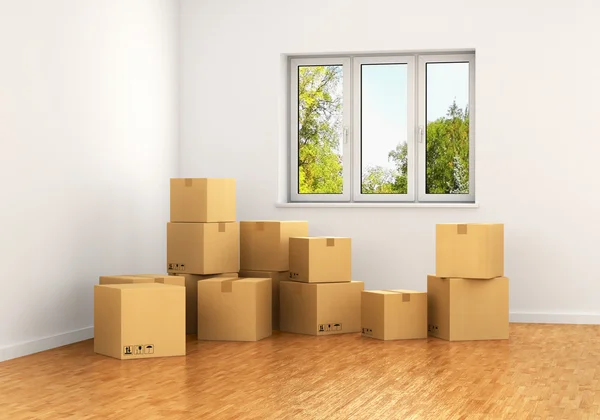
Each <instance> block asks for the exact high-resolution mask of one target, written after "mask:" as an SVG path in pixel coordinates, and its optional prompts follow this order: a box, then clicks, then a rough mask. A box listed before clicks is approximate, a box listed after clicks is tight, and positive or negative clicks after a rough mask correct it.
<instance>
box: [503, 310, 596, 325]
mask: <svg viewBox="0 0 600 420" xmlns="http://www.w3.org/2000/svg"><path fill="white" fill-rule="evenodd" d="M510 322H513V323H515V324H575V325H600V314H549V313H529V312H512V313H511V314H510Z"/></svg>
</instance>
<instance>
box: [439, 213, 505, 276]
mask: <svg viewBox="0 0 600 420" xmlns="http://www.w3.org/2000/svg"><path fill="white" fill-rule="evenodd" d="M435 246H436V257H435V265H436V268H435V271H436V276H438V277H457V278H471V279H491V278H494V277H501V276H503V275H504V225H503V224H493V223H487V224H486V223H467V224H456V223H446V224H438V225H436V244H435Z"/></svg>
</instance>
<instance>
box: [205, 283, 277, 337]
mask: <svg viewBox="0 0 600 420" xmlns="http://www.w3.org/2000/svg"><path fill="white" fill-rule="evenodd" d="M271 334H272V327H271V279H269V278H263V279H260V278H241V277H240V278H212V279H207V280H203V281H200V282H198V340H217V341H258V340H262V339H263V338H266V337H269V336H270V335H271Z"/></svg>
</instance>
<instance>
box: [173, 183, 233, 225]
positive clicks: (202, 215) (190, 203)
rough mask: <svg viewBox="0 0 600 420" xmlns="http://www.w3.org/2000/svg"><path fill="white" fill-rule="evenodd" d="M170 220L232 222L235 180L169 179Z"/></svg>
mask: <svg viewBox="0 0 600 420" xmlns="http://www.w3.org/2000/svg"><path fill="white" fill-rule="evenodd" d="M170 220H171V222H191V223H208V222H235V220H236V182H235V179H229V178H172V179H171V219H170Z"/></svg>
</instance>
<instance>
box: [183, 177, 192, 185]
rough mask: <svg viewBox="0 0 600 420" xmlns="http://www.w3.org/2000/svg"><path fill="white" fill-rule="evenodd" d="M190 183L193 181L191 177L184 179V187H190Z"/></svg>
mask: <svg viewBox="0 0 600 420" xmlns="http://www.w3.org/2000/svg"><path fill="white" fill-rule="evenodd" d="M192 183H193V181H192V178H186V179H185V186H186V187H191V186H192Z"/></svg>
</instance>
